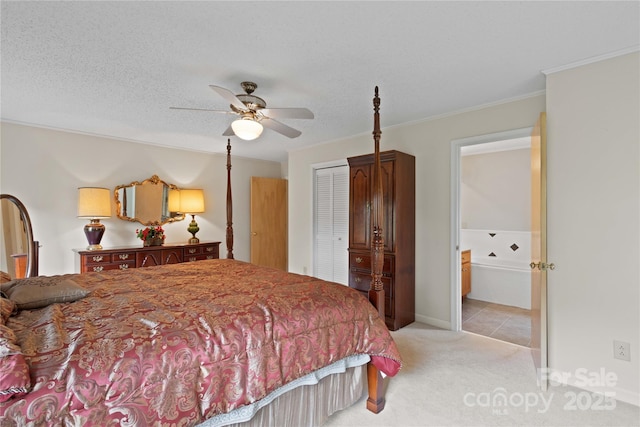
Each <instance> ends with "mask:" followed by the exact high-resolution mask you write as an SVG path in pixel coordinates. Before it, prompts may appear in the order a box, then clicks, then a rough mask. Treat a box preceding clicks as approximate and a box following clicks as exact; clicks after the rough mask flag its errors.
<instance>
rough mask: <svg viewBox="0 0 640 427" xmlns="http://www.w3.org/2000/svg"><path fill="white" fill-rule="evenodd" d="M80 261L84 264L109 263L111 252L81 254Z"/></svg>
mask: <svg viewBox="0 0 640 427" xmlns="http://www.w3.org/2000/svg"><path fill="white" fill-rule="evenodd" d="M82 261H83V263H84V264H86V265H94V264H109V263H111V254H93V255H82Z"/></svg>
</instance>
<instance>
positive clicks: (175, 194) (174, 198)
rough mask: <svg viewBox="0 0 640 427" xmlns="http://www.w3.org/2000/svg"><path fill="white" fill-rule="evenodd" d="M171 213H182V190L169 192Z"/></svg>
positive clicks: (168, 202)
mask: <svg viewBox="0 0 640 427" xmlns="http://www.w3.org/2000/svg"><path fill="white" fill-rule="evenodd" d="M167 205H168V207H169V212H180V190H169V200H168V201H167Z"/></svg>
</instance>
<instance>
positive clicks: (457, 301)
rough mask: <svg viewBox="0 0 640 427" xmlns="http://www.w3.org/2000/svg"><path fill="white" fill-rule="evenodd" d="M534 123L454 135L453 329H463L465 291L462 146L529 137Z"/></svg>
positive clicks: (451, 246) (451, 241)
mask: <svg viewBox="0 0 640 427" xmlns="http://www.w3.org/2000/svg"><path fill="white" fill-rule="evenodd" d="M532 131H533V126H531V127H527V128H520V129H513V130H508V131H504V132H496V133H490V134H486V135H478V136H471V137H467V138H461V139H454V140H452V141H451V156H450V157H451V191H450V194H451V201H450V212H451V216H450V220H451V222H450V223H451V233H450V244H449V248H450V251H449V255H450V262H449V265H450V266H451V271H450V278H451V280H450V290H451V292H450V295H451V311H450V313H451V315H450V319H449V322H450V329H451V330H452V331H461V330H462V304H461V300H462V292H461V290H460V280H461V274H460V268H461V262H460V225H461V224H460V157H461V150H460V149H461V148H462V147H466V146H469V145H478V144H486V143H488V142H496V141H501V140H507V139H516V138H524V137H527V138H530V137H531V132H532Z"/></svg>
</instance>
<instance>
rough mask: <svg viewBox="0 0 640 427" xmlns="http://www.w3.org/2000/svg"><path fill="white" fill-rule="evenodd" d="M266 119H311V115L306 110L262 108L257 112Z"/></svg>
mask: <svg viewBox="0 0 640 427" xmlns="http://www.w3.org/2000/svg"><path fill="white" fill-rule="evenodd" d="M258 111H259V112H260V113H262V114H263V115H264V116H266V117H271V118H276V119H313V117H314V116H313V113H312V112H311V111H310V110H308V109H307V108H263V109H261V110H258Z"/></svg>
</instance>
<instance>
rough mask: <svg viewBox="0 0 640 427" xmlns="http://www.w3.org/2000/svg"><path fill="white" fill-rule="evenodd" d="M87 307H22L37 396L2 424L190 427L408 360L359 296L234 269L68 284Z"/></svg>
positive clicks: (177, 267) (10, 407)
mask: <svg viewBox="0 0 640 427" xmlns="http://www.w3.org/2000/svg"><path fill="white" fill-rule="evenodd" d="M60 277H64V278H69V279H72V280H73V281H75V282H76V283H77V284H79V285H80V286H82V287H84V288H87V289H89V290H91V294H90V295H89V296H87V297H86V298H84V299H81V300H79V301H76V302H72V303H63V304H52V305H49V306H47V307H45V308H41V309H36V310H22V311H20V312H19V313H18V314H17V315H14V316H12V317H10V318H9V319H8V321H7V326H8V327H9V328H11V330H12V331H13V332H14V333H15V336H16V341H17V344H18V345H19V346H20V348H21V352H22V354H23V355H24V357H25V359H26V361H27V363H28V365H29V373H30V377H31V386H32V389H31V391H30V392H29V393H28V394H26V395H24V396H21V397H14V398H11V399H10V400H8V401H6V402H4V403H0V425H3V426H4V425H19V426H23V425H38V426H40V425H77V426H80V425H100V426H110V425H158V426H169V425H172V426H173V425H175V426H189V425H195V424H197V423H199V422H202V421H204V420H205V419H207V418H209V417H211V416H213V415H216V414H220V413H225V412H228V411H230V410H233V409H235V408H238V407H240V406H242V405H245V404H248V403H252V402H254V401H257V400H259V399H261V398H262V397H263V396H265V395H267V394H268V393H270V392H271V391H273V390H274V389H276V388H278V387H279V386H281V385H283V384H285V383H287V382H289V381H292V380H294V379H296V378H299V377H301V376H303V375H306V374H308V373H310V372H312V371H314V370H317V369H319V368H321V367H323V366H325V365H328V364H330V363H333V362H335V361H337V360H339V359H341V358H344V357H346V356H349V355H353V354H370V355H372V356H373V357H372V361H373V363H374V364H376V366H378V367H379V368H380V369H381V370H382V371H383V372H385V371H386V372H385V373H386V374H388V375H394V374H395V373H396V372H397V371H398V369H399V368H400V363H401V358H400V355H399V353H398V350H397V348H396V346H395V343H394V342H393V339H392V338H391V336H390V334H389V332H388V330H387V328H386V326H385V324H384V322H383V321H382V320H381V319H380V318H379V317H378V316H377V313H376V311H375V310H374V309H373V307H372V306H371V305H370V304H369V303H368V302H367V301H366V299H365V298H363V297H362V296H361V295H360V293H359V292H357V291H355V290H353V289H350V288H348V287H345V286H342V285H338V284H335V283H330V282H325V281H321V280H319V279H315V278H312V277H308V276H302V275H297V274H290V273H285V272H282V271H279V270H275V269H265V268H263V267H257V266H255V265H252V264H248V263H245V262H241V261H234V260H224V259H223V260H209V261H198V262H193V263H183V264H174V265H169V266H159V267H147V268H138V269H130V270H126V271H106V272H102V273H86V274H82V275H64V276H60Z"/></svg>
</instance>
